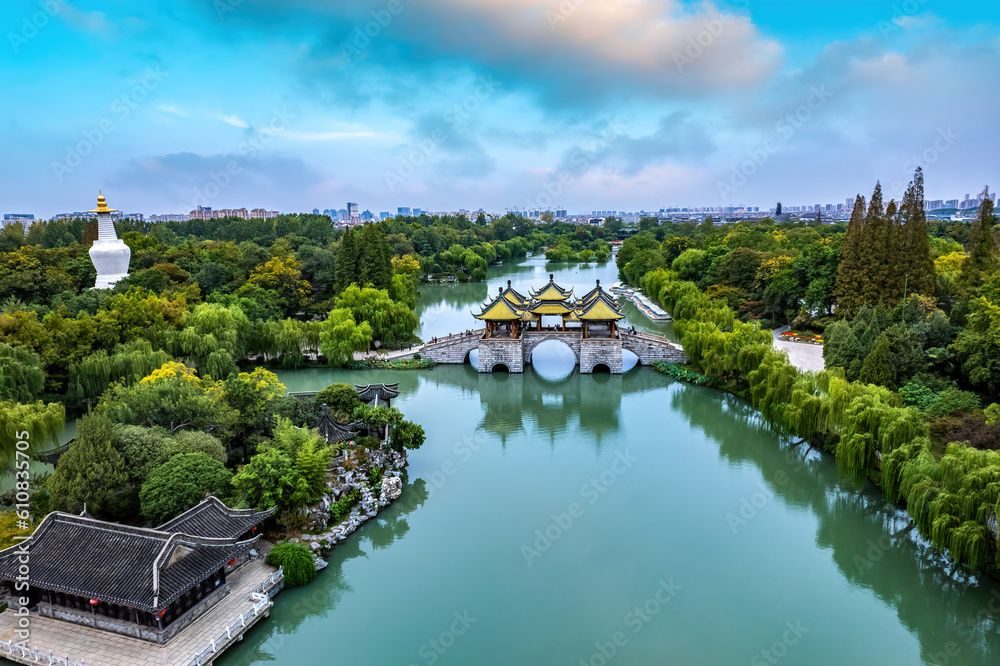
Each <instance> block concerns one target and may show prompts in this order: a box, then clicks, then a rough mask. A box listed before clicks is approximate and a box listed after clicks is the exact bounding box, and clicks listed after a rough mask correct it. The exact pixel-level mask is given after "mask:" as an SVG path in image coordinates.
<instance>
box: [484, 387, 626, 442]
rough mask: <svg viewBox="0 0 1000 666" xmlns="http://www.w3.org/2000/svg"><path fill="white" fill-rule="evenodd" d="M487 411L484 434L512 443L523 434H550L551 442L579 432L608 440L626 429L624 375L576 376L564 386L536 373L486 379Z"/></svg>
mask: <svg viewBox="0 0 1000 666" xmlns="http://www.w3.org/2000/svg"><path fill="white" fill-rule="evenodd" d="M479 400H480V402H481V403H482V405H483V420H482V421H481V422H480V428H482V429H483V430H485V431H486V432H490V433H493V434H495V435H498V436H499V437H500V441H501V442H502V443H504V444H506V441H507V438H508V437H509V436H511V435H512V434H514V433H516V432H520V431H522V430H525V429H527V430H529V431H535V432H537V433H538V434H541V433H544V434H546V435H547V436H548V439H549V441H550V442H553V441H555V438H556V436H557V435H558V434H560V433H562V432H564V431H566V430H567V428H569V427H571V426H573V421H575V422H576V423H578V424H579V427H580V428H581V429H582V430H584V431H586V432H588V433H590V434H592V435H593V436H594V437H595V439H596V440H597V443H598V445H600V443H601V441H602V439H603V438H604V437H605V436H606V435H608V434H610V433H615V432H618V430H619V429H620V427H621V423H620V412H621V402H622V376H621V375H610V374H605V375H598V376H593V375H579V374H577V375H575V376H573V377H572V378H570V379H567V380H565V381H561V382H557V383H556V382H551V381H546V380H545V379H544V378H541V377H538V376H537V375H536V374H535V373H534V372H525V373H524V374H514V375H485V374H484V375H480V376H479Z"/></svg>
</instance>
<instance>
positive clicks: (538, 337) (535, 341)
mask: <svg viewBox="0 0 1000 666" xmlns="http://www.w3.org/2000/svg"><path fill="white" fill-rule="evenodd" d="M551 341H555V342H561V343H563V344H564V345H565V346H567V347H569V349H570V351H572V352H573V359H574V361H575V364H576V365H579V364H580V333H579V332H575V333H572V332H567V333H563V332H558V331H540V332H527V333H525V334H524V363H525V365H527V364H529V363H531V359H532V357H533V356H534V353H535V348H536V347H538V346H539V345H541V344H544V343H546V342H551Z"/></svg>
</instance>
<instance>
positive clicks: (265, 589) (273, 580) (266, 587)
mask: <svg viewBox="0 0 1000 666" xmlns="http://www.w3.org/2000/svg"><path fill="white" fill-rule="evenodd" d="M284 577H285V570H284V569H283V568H282V567H278V570H277V571H275V572H274V573H273V574H271V575H270V576H268V577H267V578H266V579H265V580H264V581H263V582H261V584H260V585H258V586H257V588H256V589H255V590H254V591H253V592H254V594H263V595H266V596H268V597H271V596H272V595H271V590H273V589H274V588H275V587H277V585H278V582H279V581H281V579H283V578H284Z"/></svg>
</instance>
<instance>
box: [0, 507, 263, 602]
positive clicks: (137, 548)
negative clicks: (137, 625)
mask: <svg viewBox="0 0 1000 666" xmlns="http://www.w3.org/2000/svg"><path fill="white" fill-rule="evenodd" d="M255 542H256V538H254V539H249V540H246V541H236V540H235V539H233V538H230V537H223V538H207V537H203V536H195V535H190V534H183V533H177V532H165V531H163V530H159V529H149V528H143V527H131V526H129V525H119V524H115V523H108V522H104V521H101V520H95V519H93V518H89V517H85V516H75V515H71V514H66V513H61V512H54V513H50V514H49V515H47V516H46V517H45V518H44V519H43V520H42V522H41V523H40V524H39V526H38V527H37V528H36V529H35V532H34V533H33V534H32V535H31V537H30V538H29V539H27V540H26V541H24V542H23V543H22V544H20V545H17V546H12V547H10V548H7V549H5V550H3V551H0V579H2V580H8V581H14V580H17V576H18V573H19V567H20V564H21V562H20V559H21V558H23V555H22V550H21V549H22V547H23V548H25V549H27V551H28V560H29V563H30V582H31V585H32V587H35V588H38V589H47V590H53V591H56V592H63V593H66V594H74V595H78V596H81V597H85V598H89V599H97V600H99V601H104V602H108V603H113V604H118V605H120V606H128V607H130V608H136V609H138V610H141V611H146V612H150V613H154V614H155V613H157V612H159V611H160V610H161V609H163V608H166V607H167V606H169V605H170V603H171V602H173V601H174V600H176V599H177V598H178V597H180V596H181V595H182V594H184V593H185V592H186V591H187V590H189V589H190V588H191V587H192V586H194V585H195V584H197V583H199V582H201V581H202V580H205V579H206V578H208V577H209V576H211V575H212V573H213V572H215V571H217V570H219V569H221V568H223V567H224V566H225V565H226V564H227V563H228V562H229V561H230V560H232V559H234V558H236V557H239V556H240V555H242V554H243V553H245V552H246V551H247V550H249V549H250V548H252V547H253V544H254V543H255Z"/></svg>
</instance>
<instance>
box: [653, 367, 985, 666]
mask: <svg viewBox="0 0 1000 666" xmlns="http://www.w3.org/2000/svg"><path fill="white" fill-rule="evenodd" d="M671 402H672V405H673V407H674V408H675V409H677V410H678V411H680V412H681V413H683V414H684V415H685V416H686V417H687V418H688V420H689V421H690V423H691V424H692V426H694V427H696V428H698V429H700V430H701V431H702V432H703V433H704V434H705V436H706V437H708V438H709V439H710V440H711V441H712V442H714V443H715V444H717V445H718V447H719V455H720V456H721V457H722V458H724V459H726V460H727V461H729V462H730V463H731V464H734V465H744V464H751V465H753V466H755V467H756V468H757V469H758V470H759V471H760V474H761V476H762V477H763V480H764V482H765V483H766V484H767V485H768V487H769V488H770V490H771V491H772V492H773V493H774V494H775V496H776V497H780V498H781V499H782V500H783V501H784V502H785V503H786V504H788V505H791V506H798V507H803V508H808V509H809V510H810V512H811V513H812V514H813V515H814V516H815V517H816V518H817V520H818V525H819V526H818V529H817V532H816V543H817V545H819V546H821V547H823V548H828V549H830V552H831V555H832V558H833V561H834V563H835V564H836V565H837V568H838V569H839V570H840V572H841V574H842V575H843V576H844V577H845V578H846V579H847V580H848V581H849V582H850V583H851V585H853V586H856V587H861V588H866V589H869V590H871V591H872V593H873V594H875V595H876V596H877V597H878V598H879V600H881V601H882V602H883V603H884V604H886V605H887V606H890V607H892V608H894V609H895V611H896V614H897V616H898V618H899V620H900V621H901V622H902V623H903V625H904V626H905V627H906V628H907V629H908V630H909V631H910V632H911V633H912V634H913V635H914V636H916V637H917V639H918V641H919V643H920V650H921V656H922V658H923V660H924V662H925V663H932V664H938V663H948V664H952V665H955V664H981V663H986V661H984V660H985V659H986V658H987V657H991V658H993V659H994V660H995V659H996V656H997V655H1000V626H998V623H1000V616H998V615H997V614H994V613H990V612H989V609H988V605H989V603H990V601H991V599H994V596H992V595H994V594H995V595H996V597H995V599H996V601H995V602H994V608H996V607H997V606H998V605H1000V584H998V583H997V581H994V580H992V579H986V580H984V581H976V580H975V579H971V578H970V577H969V576H968V575H967V574H965V573H963V572H962V571H960V570H957V567H956V565H954V563H952V562H950V561H949V560H947V558H945V557H943V556H942V555H941V554H940V553H938V552H936V551H935V550H934V549H933V548H931V547H930V545H929V544H928V543H927V542H925V541H924V540H923V539H921V538H920V537H919V535H918V534H917V532H916V530H915V529H913V528H912V527H911V523H910V520H909V516H908V515H907V514H906V513H905V512H904V511H902V510H901V509H899V508H898V507H895V506H893V505H891V504H889V503H887V502H886V501H885V499H884V498H883V497H882V495H881V494H880V493H879V492H878V491H877V490H876V489H875V488H874V487H873V486H868V487H866V488H863V489H856V488H854V487H853V486H852V485H851V483H850V482H849V481H847V480H845V479H843V478H842V477H841V475H840V472H839V471H838V470H837V467H836V464H835V463H834V461H833V459H832V458H831V457H830V456H828V455H819V454H818V453H817V452H815V451H809V449H808V447H806V446H793V445H789V444H785V445H779V439H780V438H779V437H778V436H777V435H776V434H775V433H774V432H773V431H772V429H771V428H770V427H769V426H768V425H767V424H766V423H765V422H764V421H763V420H762V419H761V418H760V415H759V413H758V412H757V411H756V410H755V409H753V407H751V406H750V405H749V404H748V403H746V402H745V401H743V400H740V399H738V398H735V397H733V396H731V395H728V394H724V393H721V392H718V391H713V390H710V389H704V388H701V387H694V386H684V387H681V388H680V390H677V391H675V392H673V393H672V396H671ZM782 474H786V475H788V478H789V479H790V481H788V480H785V481H784V482H781V480H782V479H783V478H785V477H783V476H782ZM984 611H985V612H984ZM977 616H978V617H979V620H978V621H976V620H973V619H970V618H976V617H977ZM984 619H985V620H986V621H985V622H984V621H983V620H984ZM949 644H954V645H952V646H951V648H950V649H951V653H949V651H948V650H949ZM955 647H957V649H958V650H959V652H958V653H957V654H955V653H954V649H955ZM942 655H943V657H942Z"/></svg>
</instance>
